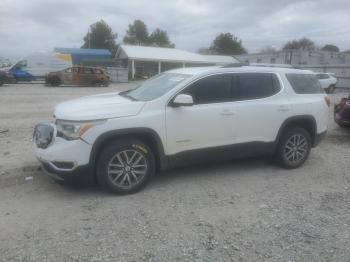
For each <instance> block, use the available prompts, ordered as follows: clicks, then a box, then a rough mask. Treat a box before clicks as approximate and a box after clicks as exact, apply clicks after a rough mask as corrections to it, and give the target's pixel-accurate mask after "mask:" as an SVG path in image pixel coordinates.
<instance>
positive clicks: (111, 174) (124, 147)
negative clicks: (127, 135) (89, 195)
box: [97, 140, 156, 194]
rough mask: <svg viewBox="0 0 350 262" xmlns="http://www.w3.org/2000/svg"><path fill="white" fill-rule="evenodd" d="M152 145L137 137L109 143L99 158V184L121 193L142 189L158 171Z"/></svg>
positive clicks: (130, 192)
mask: <svg viewBox="0 0 350 262" xmlns="http://www.w3.org/2000/svg"><path fill="white" fill-rule="evenodd" d="M155 170H156V168H155V159H154V155H153V152H152V151H151V149H150V148H149V147H148V146H147V145H145V144H144V143H142V142H140V141H137V140H126V141H116V142H113V143H111V144H110V145H108V146H106V147H105V148H104V149H103V150H102V152H101V154H100V156H99V159H98V163H97V180H98V182H99V184H100V185H101V186H102V187H104V188H107V189H109V190H111V191H112V192H115V193H117V194H132V193H135V192H137V191H139V190H141V189H142V188H143V187H144V186H145V185H146V184H147V182H148V181H149V180H150V179H151V177H152V176H153V175H154V173H155Z"/></svg>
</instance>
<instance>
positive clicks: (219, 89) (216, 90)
mask: <svg viewBox="0 0 350 262" xmlns="http://www.w3.org/2000/svg"><path fill="white" fill-rule="evenodd" d="M231 78H232V77H231V75H230V74H219V75H212V76H208V77H205V78H202V79H200V80H198V81H197V82H195V83H194V84H192V85H191V86H189V87H188V88H187V89H186V90H185V91H184V92H183V93H186V94H189V95H191V96H192V97H193V102H194V103H195V104H210V103H220V102H228V101H231V100H232V99H231Z"/></svg>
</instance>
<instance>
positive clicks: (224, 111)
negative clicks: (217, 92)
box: [220, 109, 235, 116]
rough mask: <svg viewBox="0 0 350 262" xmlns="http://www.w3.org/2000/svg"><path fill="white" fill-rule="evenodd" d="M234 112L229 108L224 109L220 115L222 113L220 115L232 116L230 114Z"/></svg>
mask: <svg viewBox="0 0 350 262" xmlns="http://www.w3.org/2000/svg"><path fill="white" fill-rule="evenodd" d="M234 114H235V112H233V111H232V110H229V109H224V110H223V111H222V112H221V113H220V115H222V116H232V115H234Z"/></svg>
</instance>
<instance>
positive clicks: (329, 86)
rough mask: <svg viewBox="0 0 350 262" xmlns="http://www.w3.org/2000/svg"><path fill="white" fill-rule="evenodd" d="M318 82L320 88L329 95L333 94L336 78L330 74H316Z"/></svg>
mask: <svg viewBox="0 0 350 262" xmlns="http://www.w3.org/2000/svg"><path fill="white" fill-rule="evenodd" d="M316 77H317V79H318V81H320V84H321V87H322V88H323V89H324V90H325V91H326V92H327V93H329V94H333V93H334V91H335V86H336V84H337V81H338V80H337V78H336V77H335V76H334V75H333V74H331V73H316Z"/></svg>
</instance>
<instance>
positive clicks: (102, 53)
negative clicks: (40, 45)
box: [54, 48, 112, 65]
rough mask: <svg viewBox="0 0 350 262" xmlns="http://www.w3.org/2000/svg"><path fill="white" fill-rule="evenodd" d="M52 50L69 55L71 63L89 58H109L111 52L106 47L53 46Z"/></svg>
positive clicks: (81, 61)
mask: <svg viewBox="0 0 350 262" xmlns="http://www.w3.org/2000/svg"><path fill="white" fill-rule="evenodd" d="M54 52H57V53H61V54H68V55H71V57H72V61H73V64H75V65H76V64H81V63H83V62H84V61H86V60H91V59H111V58H112V54H111V52H110V51H109V50H107V49H87V48H55V49H54Z"/></svg>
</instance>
